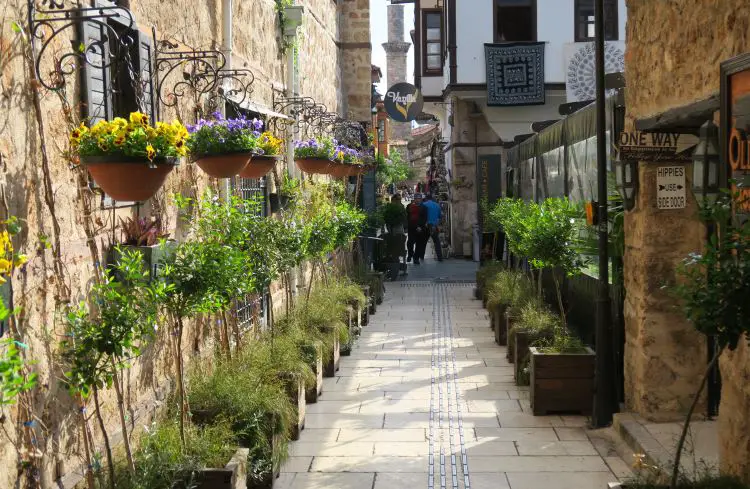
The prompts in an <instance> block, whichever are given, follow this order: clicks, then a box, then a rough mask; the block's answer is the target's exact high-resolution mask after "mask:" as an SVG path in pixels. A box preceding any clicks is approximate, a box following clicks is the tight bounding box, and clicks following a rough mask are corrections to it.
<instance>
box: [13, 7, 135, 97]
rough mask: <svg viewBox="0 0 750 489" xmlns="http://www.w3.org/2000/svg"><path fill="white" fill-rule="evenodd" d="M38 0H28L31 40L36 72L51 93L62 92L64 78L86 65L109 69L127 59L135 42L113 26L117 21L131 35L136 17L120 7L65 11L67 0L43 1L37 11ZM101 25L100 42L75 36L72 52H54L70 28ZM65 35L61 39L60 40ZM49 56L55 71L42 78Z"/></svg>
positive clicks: (68, 9) (77, 8)
mask: <svg viewBox="0 0 750 489" xmlns="http://www.w3.org/2000/svg"><path fill="white" fill-rule="evenodd" d="M37 3H39V2H38V0H27V6H28V23H29V40H30V42H31V45H32V53H33V57H34V59H33V62H34V72H35V75H36V78H37V80H38V81H39V83H40V84H41V85H42V86H43V87H44V88H47V89H48V90H53V91H56V90H61V89H63V88H64V87H65V78H66V77H67V76H68V75H71V74H73V73H75V72H76V70H77V69H78V68H80V67H81V66H83V64H87V65H89V66H92V67H94V68H98V69H106V68H108V67H109V66H111V65H112V64H114V63H115V62H117V61H119V60H121V59H123V58H124V56H125V54H126V53H127V51H128V50H129V49H130V46H131V45H132V44H133V43H134V42H135V40H134V39H133V38H132V37H131V36H129V35H127V34H126V35H121V34H120V33H119V32H118V30H117V29H115V27H114V26H113V25H112V24H111V23H110V21H114V22H116V23H117V24H119V25H120V26H122V27H125V32H129V31H130V30H131V29H132V28H133V26H134V23H135V20H134V19H133V14H132V13H131V12H130V11H129V10H128V9H126V8H123V7H119V6H96V7H72V8H67V9H66V8H65V0H43V1H42V2H41V7H40V8H37V7H36V5H37ZM84 22H85V23H89V24H94V25H95V26H98V27H99V28H100V29H101V31H102V35H101V38H100V39H95V40H87V39H78V37H79V36H78V34H79V33H76V35H75V36H72V40H71V41H70V45H71V49H70V51H67V52H64V53H63V54H59V53H55V52H53V51H55V49H56V47H57V46H58V45H59V40H62V39H64V37H65V36H66V35H69V34H68V32H69V29H71V28H72V29H74V30H75V29H77V27H78V26H79V25H81V24H82V23H84ZM61 34H62V37H59V36H60V35H61ZM35 41H38V42H41V47H40V48H39V51H36V49H34V44H35ZM47 57H49V58H50V61H51V62H52V70H51V71H50V72H49V73H48V74H45V75H43V74H42V69H43V68H42V64H43V63H44V62H45V59H46V58H47Z"/></svg>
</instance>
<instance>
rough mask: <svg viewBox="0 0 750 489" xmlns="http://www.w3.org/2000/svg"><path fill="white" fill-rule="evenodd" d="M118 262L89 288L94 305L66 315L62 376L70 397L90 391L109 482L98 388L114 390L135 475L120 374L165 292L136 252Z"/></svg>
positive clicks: (149, 333)
mask: <svg viewBox="0 0 750 489" xmlns="http://www.w3.org/2000/svg"><path fill="white" fill-rule="evenodd" d="M118 253H119V256H120V261H119V262H118V263H117V264H116V265H115V267H114V268H115V271H116V273H117V277H118V279H117V280H116V279H115V273H113V271H111V270H106V271H105V274H104V279H103V281H102V282H101V283H98V284H96V285H94V286H93V288H92V290H91V298H92V301H91V302H92V304H91V307H90V308H89V307H87V306H86V305H85V304H83V303H82V304H79V305H78V307H76V308H72V309H70V310H69V311H68V313H67V315H66V317H65V319H66V323H67V335H66V336H67V338H66V339H65V340H64V341H63V342H62V344H61V347H62V354H63V357H64V358H66V359H67V360H68V362H69V364H70V369H69V370H68V371H67V372H66V374H65V377H66V381H67V383H68V386H69V389H70V391H71V393H72V394H74V395H80V396H81V397H82V398H83V399H87V398H88V397H89V396H90V395H91V394H92V393H93V395H94V401H95V403H96V408H97V417H98V418H99V421H100V423H99V424H100V428H101V429H102V432H103V435H104V437H105V445H106V449H107V462H108V464H109V469H110V481H111V480H112V476H113V462H112V453H111V449H110V447H109V440H108V437H107V432H106V430H105V427H104V423H103V421H102V419H101V417H100V414H99V390H100V389H102V388H104V387H112V386H114V388H115V393H116V394H117V407H118V412H119V415H120V425H121V428H122V434H123V445H124V447H125V454H126V458H127V462H128V468H129V469H130V470H131V471H135V464H134V462H133V454H132V451H131V449H130V439H129V435H128V427H127V423H126V421H125V400H124V398H123V393H122V388H121V384H120V378H119V375H118V373H119V371H120V370H123V369H125V368H127V367H128V365H129V363H130V361H131V360H132V359H134V358H136V357H138V356H139V355H140V354H141V351H142V348H143V346H144V345H145V344H146V343H147V342H148V341H150V340H151V339H152V338H153V336H154V332H155V328H156V321H157V309H158V306H157V305H158V303H159V301H160V300H161V298H162V297H163V296H164V293H165V292H166V291H167V286H166V285H165V284H164V283H163V282H159V281H152V282H149V274H148V271H146V270H145V269H144V266H143V255H142V254H141V252H140V251H138V250H128V249H118Z"/></svg>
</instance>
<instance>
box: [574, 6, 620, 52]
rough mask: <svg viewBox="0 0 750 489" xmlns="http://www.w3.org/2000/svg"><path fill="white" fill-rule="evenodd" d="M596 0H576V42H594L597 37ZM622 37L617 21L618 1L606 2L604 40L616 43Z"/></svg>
mask: <svg viewBox="0 0 750 489" xmlns="http://www.w3.org/2000/svg"><path fill="white" fill-rule="evenodd" d="M595 10H596V9H595V8H594V0H576V3H575V35H576V37H575V40H576V42H587V41H593V40H594V39H595V37H596V33H595V28H594V13H595ZM619 37H620V34H619V32H618V20H617V0H604V39H606V40H607V41H616V40H617V39H618V38H619Z"/></svg>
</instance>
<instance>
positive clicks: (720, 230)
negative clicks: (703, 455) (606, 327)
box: [670, 191, 750, 489]
mask: <svg viewBox="0 0 750 489" xmlns="http://www.w3.org/2000/svg"><path fill="white" fill-rule="evenodd" d="M745 202H746V201H745V200H741V197H740V194H739V193H731V192H728V191H725V192H724V193H723V194H722V195H721V196H720V198H719V199H717V201H716V203H714V204H710V203H706V204H705V205H704V206H703V207H702V209H701V213H700V217H701V220H702V221H703V222H705V223H707V224H708V225H709V226H712V227H713V226H715V229H716V232H715V233H712V235H711V237H710V238H709V240H708V243H707V244H706V247H705V250H704V252H703V254H699V253H692V254H690V255H689V256H688V257H687V258H686V259H685V261H684V263H683V265H682V266H681V267H680V268H679V269H678V275H679V277H680V282H678V285H677V287H676V291H677V294H678V295H679V296H680V298H681V299H682V301H683V308H684V311H685V315H686V316H687V318H688V320H689V321H690V322H692V323H693V326H694V327H695V329H697V330H698V331H700V332H701V333H703V334H705V335H706V336H713V337H714V338H716V342H717V348H716V353H715V355H714V357H713V358H712V359H711V361H710V362H709V364H708V366H707V367H706V371H705V373H704V375H703V378H702V379H701V381H700V384H699V386H698V390H697V392H696V393H695V397H694V398H693V402H692V404H691V405H690V408H689V409H688V412H687V416H686V419H685V423H684V425H683V429H682V434H681V436H680V439H679V441H678V443H677V453H676V454H675V462H674V468H673V471H672V480H671V485H670V487H671V488H672V489H674V488H676V487H677V482H678V478H679V471H680V457H681V455H682V448H683V446H684V444H685V438H686V437H687V431H688V427H689V425H690V419H691V417H692V415H693V412H694V411H695V408H696V406H697V404H698V400H699V399H700V396H701V394H702V393H703V389H704V388H705V385H706V381H707V379H708V376H709V375H710V373H711V370H712V369H713V368H714V366H715V365H716V363H717V362H718V360H719V357H720V356H721V354H722V352H723V351H724V350H725V349H729V350H734V349H735V348H737V345H738V343H739V342H740V340H741V339H742V337H743V335H744V336H745V337H746V338H748V339H750V301H748V299H747V298H748V296H749V295H750V223H748V221H747V220H743V219H740V218H739V217H738V216H737V212H736V209H738V208H739V207H740V206H741V205H742V204H744V203H745Z"/></svg>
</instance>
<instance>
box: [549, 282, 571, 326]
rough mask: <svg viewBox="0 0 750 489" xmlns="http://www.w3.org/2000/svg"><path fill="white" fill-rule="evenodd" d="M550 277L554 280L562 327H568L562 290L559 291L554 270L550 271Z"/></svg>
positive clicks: (558, 283)
mask: <svg viewBox="0 0 750 489" xmlns="http://www.w3.org/2000/svg"><path fill="white" fill-rule="evenodd" d="M552 279H553V280H554V281H555V293H556V294H557V306H558V307H559V308H560V317H561V318H562V323H563V327H564V328H565V329H567V328H568V318H567V316H565V305H563V299H562V292H561V291H560V280H558V278H557V274H556V273H555V271H554V270H553V271H552Z"/></svg>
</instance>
